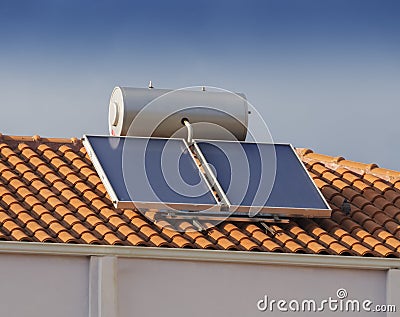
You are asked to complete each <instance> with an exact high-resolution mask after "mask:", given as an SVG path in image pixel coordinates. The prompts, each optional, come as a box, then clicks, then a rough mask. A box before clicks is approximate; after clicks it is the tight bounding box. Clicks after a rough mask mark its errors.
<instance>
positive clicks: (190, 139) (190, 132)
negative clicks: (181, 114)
mask: <svg viewBox="0 0 400 317" xmlns="http://www.w3.org/2000/svg"><path fill="white" fill-rule="evenodd" d="M182 123H183V124H184V125H185V126H186V128H187V130H188V135H187V142H188V144H189V145H192V144H193V127H192V125H191V124H190V122H189V120H188V119H186V118H185V119H182Z"/></svg>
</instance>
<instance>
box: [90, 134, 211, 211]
mask: <svg viewBox="0 0 400 317" xmlns="http://www.w3.org/2000/svg"><path fill="white" fill-rule="evenodd" d="M83 142H84V145H85V147H86V149H87V150H88V154H89V156H90V157H91V160H92V162H93V164H94V166H95V168H96V170H97V172H98V174H99V175H100V177H101V180H102V181H103V183H104V185H105V187H106V189H107V192H108V193H109V194H110V196H111V199H112V200H113V203H114V205H115V206H116V207H118V208H133V207H137V208H157V209H163V208H164V209H165V208H172V209H174V210H213V209H216V208H217V207H218V202H217V201H216V199H215V197H214V195H213V193H212V191H211V188H210V186H209V185H208V183H207V182H206V180H205V178H204V176H203V175H202V174H201V173H200V170H199V168H198V167H197V165H196V162H195V160H194V157H193V155H192V154H191V152H190V151H189V149H188V147H187V145H186V143H185V141H184V140H183V139H161V138H144V137H143V138H141V137H112V136H89V135H86V136H84V139H83Z"/></svg>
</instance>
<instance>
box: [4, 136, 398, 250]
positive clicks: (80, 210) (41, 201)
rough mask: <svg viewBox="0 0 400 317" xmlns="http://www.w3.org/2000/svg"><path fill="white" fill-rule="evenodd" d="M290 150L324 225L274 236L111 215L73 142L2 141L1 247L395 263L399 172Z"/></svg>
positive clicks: (250, 227)
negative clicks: (325, 208) (324, 205)
mask: <svg viewBox="0 0 400 317" xmlns="http://www.w3.org/2000/svg"><path fill="white" fill-rule="evenodd" d="M297 151H298V154H299V156H300V157H301V159H302V160H303V162H304V163H305V165H306V167H307V169H308V171H309V173H310V175H311V176H312V177H313V179H314V181H315V182H316V184H317V186H318V187H319V188H320V189H321V191H322V193H323V195H324V196H325V198H326V199H327V201H328V202H329V204H330V205H331V207H332V209H333V212H332V217H331V218H330V219H304V218H303V219H301V218H293V219H291V221H290V222H289V223H288V224H271V225H270V227H271V228H272V229H274V230H275V231H276V232H277V233H276V234H275V235H272V234H271V233H270V232H266V230H265V229H264V228H263V227H262V226H261V225H259V224H257V223H242V222H229V221H224V222H222V223H220V224H218V225H217V226H215V227H212V228H210V229H208V230H206V231H202V232H198V231H196V230H195V229H196V228H195V227H193V225H192V223H191V222H188V221H186V220H160V221H158V222H153V221H151V220H148V219H147V218H146V217H144V216H143V215H142V214H141V213H140V212H139V211H136V210H132V209H123V210H122V209H116V208H114V207H113V205H112V203H111V201H110V199H109V197H108V195H107V192H106V190H105V188H104V186H103V184H102V182H101V180H100V178H99V177H98V175H97V173H96V171H95V170H94V168H93V165H92V163H91V161H90V159H89V156H88V155H87V153H86V150H85V148H84V147H83V145H82V142H81V141H80V140H78V139H76V138H71V139H47V138H40V137H39V136H33V137H14V136H3V135H0V240H3V241H32V242H46V243H52V242H53V243H55V242H58V243H75V244H104V245H125V246H144V247H145V246H152V247H168V248H191V249H217V250H218V249H219V250H241V251H259V252H282V253H309V254H327V255H328V254H332V255H355V256H372V257H399V256H400V225H399V222H400V172H396V171H391V170H387V169H384V168H380V167H378V166H377V165H376V164H363V163H358V162H354V161H348V160H345V159H344V158H342V157H331V156H327V155H321V154H317V153H313V152H312V151H311V150H308V149H297ZM345 199H347V201H348V202H349V203H350V205H349V207H350V208H347V209H350V210H347V211H346V208H341V207H342V205H343V202H344V200H345ZM342 209H343V210H344V211H342ZM205 225H207V224H205ZM181 231H185V232H181Z"/></svg>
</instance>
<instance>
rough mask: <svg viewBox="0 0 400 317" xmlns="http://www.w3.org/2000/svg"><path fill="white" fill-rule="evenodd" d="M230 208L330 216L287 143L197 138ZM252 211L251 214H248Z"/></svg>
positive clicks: (271, 212)
mask: <svg viewBox="0 0 400 317" xmlns="http://www.w3.org/2000/svg"><path fill="white" fill-rule="evenodd" d="M196 143H197V146H198V147H199V148H200V150H201V152H202V153H203V155H204V157H205V159H206V160H207V162H208V163H209V164H210V165H211V168H212V169H213V170H214V172H215V173H216V176H217V180H218V182H219V184H220V185H221V187H222V189H223V190H224V192H225V193H226V196H227V197H228V199H229V201H230V204H231V205H232V208H231V210H233V211H235V212H247V211H250V213H251V212H253V216H254V215H255V214H257V213H259V214H278V215H282V216H292V217H293V216H299V217H329V216H330V213H331V210H330V208H329V206H328V204H327V203H326V201H325V199H324V198H323V196H322V194H321V193H320V191H319V189H318V188H317V187H316V185H315V184H314V182H313V181H312V179H311V178H310V176H309V175H308V173H307V171H306V169H305V167H304V165H303V164H302V162H301V161H300V159H299V158H298V156H297V154H296V153H295V151H294V149H293V147H292V146H291V145H290V144H258V143H246V142H229V141H211V140H198V141H196ZM250 215H251V214H250Z"/></svg>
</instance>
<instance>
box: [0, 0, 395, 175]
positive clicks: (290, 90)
mask: <svg viewBox="0 0 400 317" xmlns="http://www.w3.org/2000/svg"><path fill="white" fill-rule="evenodd" d="M399 16H400V2H399V1H388V0H380V1H368V0H359V1H358V0H357V1H355V0H335V1H330V0H324V1H321V0H303V1H298V0H292V1H288V0H276V1H269V0H266V1H205V0H203V1H160V2H157V1H146V2H143V3H140V2H135V1H119V0H118V1H111V0H109V1H71V0H69V1H66V0H65V1H61V0H51V1H50V0H48V1H44V0H41V1H1V2H0V54H1V55H0V56H1V59H0V98H1V106H0V107H1V109H2V111H1V116H0V132H2V133H3V134H12V135H33V134H40V135H42V136H53V137H56V136H57V137H71V136H77V137H80V136H82V135H83V134H84V133H94V134H106V133H108V127H107V111H108V100H109V96H110V94H111V91H112V89H113V87H114V86H116V85H125V86H133V87H144V86H147V83H148V81H149V80H150V79H151V80H152V81H153V83H154V85H155V86H156V87H159V88H180V87H186V86H192V85H210V86H218V87H222V88H225V89H229V90H233V91H240V92H244V93H245V94H246V95H247V97H248V99H249V101H250V102H251V103H252V104H253V105H254V106H255V107H256V108H257V109H258V110H259V111H260V112H261V114H262V115H263V117H264V119H265V120H266V122H267V123H268V125H269V127H270V130H271V133H272V135H273V137H274V139H275V141H279V142H290V143H293V145H295V146H297V147H309V148H312V149H313V150H314V151H318V152H321V153H325V154H329V155H342V156H345V157H346V158H348V159H352V160H358V161H363V162H375V163H378V164H379V165H381V166H383V167H387V168H392V169H397V170H400V160H399V157H400V150H399V145H400V144H399V143H400V142H399V139H400V138H399V137H400V124H399V117H400V18H399Z"/></svg>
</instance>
